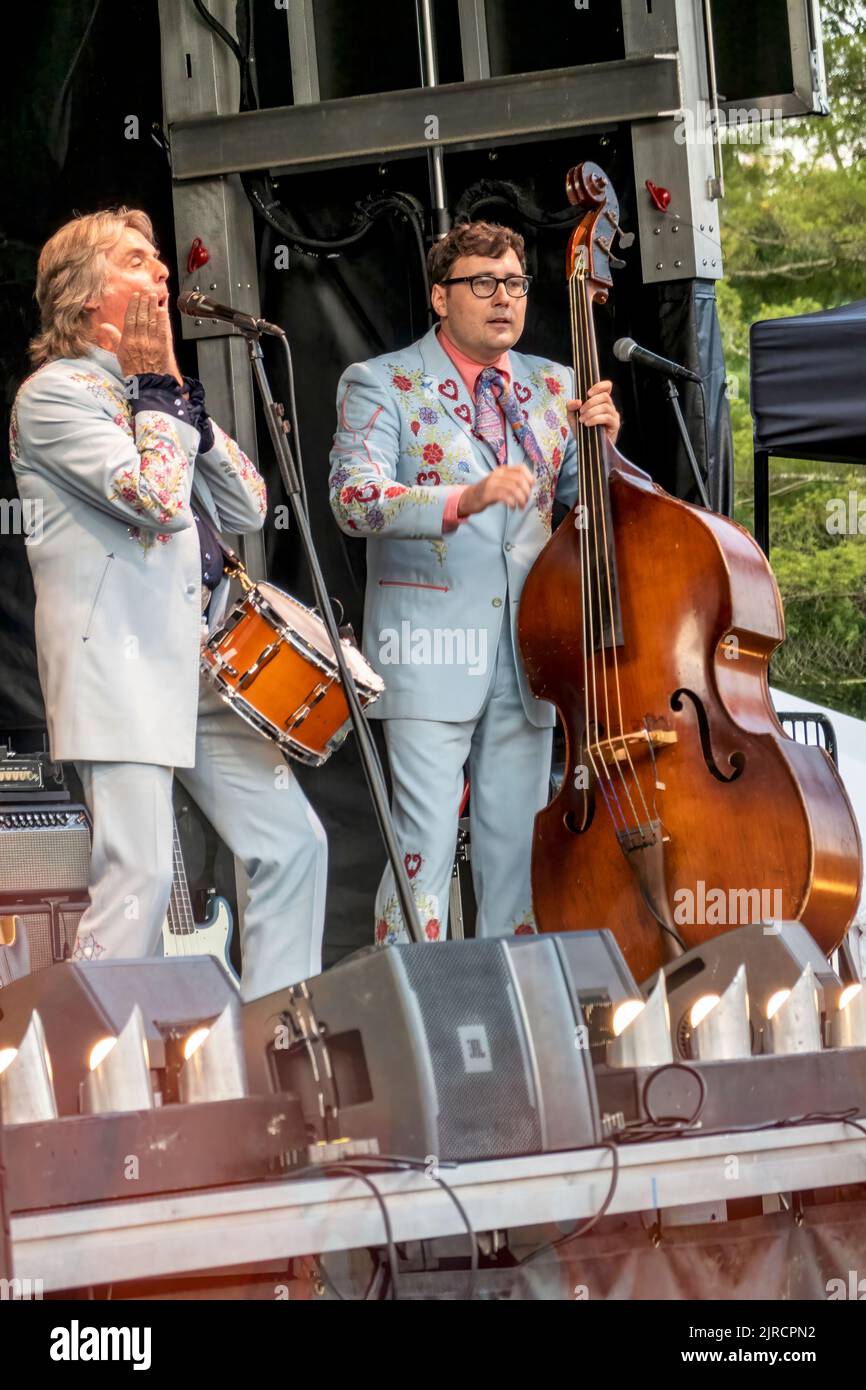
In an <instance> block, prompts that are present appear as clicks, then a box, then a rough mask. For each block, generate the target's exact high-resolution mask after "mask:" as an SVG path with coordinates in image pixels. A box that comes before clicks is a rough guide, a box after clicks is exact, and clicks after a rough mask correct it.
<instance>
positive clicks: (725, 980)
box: [642, 922, 842, 1058]
mask: <svg viewBox="0 0 866 1390" xmlns="http://www.w3.org/2000/svg"><path fill="white" fill-rule="evenodd" d="M741 965H745V967H746V980H747V983H748V988H749V1019H750V1024H751V1029H752V1051H753V1052H756V1053H757V1052H763V1051H764V1046H763V1043H764V1024H765V1022H766V1007H767V1001H768V1000H769V998H770V996H771V995H772V994H774V993H775V992H776V991H777V990H780V989H790V988H791V987H792V986H793V985H795V984H796V982H797V980H799V978H800V976H801V975H802V973H803V971H804V970H805V968H806V966H807V965H811V966H812V969H813V971H814V972H815V980H816V982H817V985H818V992H819V999H820V1002H821V1012H822V1013H823V1014H827V1013H828V1012H829V1011H830V1010H831V1009H832V1008H834V1007H835V1004H836V999H837V998H838V993H839V990H840V989H841V988H842V982H841V980H840V979H839V976H838V975H837V974H836V973H835V971H834V970H833V968H832V967H831V965H830V964H829V962H828V960H827V957H826V956H825V955H824V953H823V951H822V950H821V948H820V946H819V945H818V943H817V942H816V941H815V938H814V937H813V936H811V935H810V933H809V932H808V931H807V930H806V928H805V927H804V926H803V924H802V922H765V923H764V922H754V923H751V924H750V925H748V926H745V927H737V928H735V929H734V930H733V931H725V932H721V933H720V934H719V935H718V936H714V937H712V938H711V939H710V940H709V941H705V942H704V943H703V944H702V945H700V946H694V947H693V948H692V950H691V951H687V952H686V953H685V955H682V956H679V957H678V958H677V959H676V960H674V961H671V962H670V963H669V964H668V965H666V966H665V967H664V974H665V980H666V984H667V992H668V1004H669V1007H670V1014H671V1034H672V1037H673V1044H674V1056H679V1057H686V1058H689V1057H691V1055H692V1053H691V1046H690V1037H691V1026H690V1024H689V1013H690V1012H691V1008H692V1005H693V1004H694V1003H695V1002H696V1000H698V999H699V998H700V997H701V996H702V995H705V994H723V993H724V991H725V990H726V989H727V987H728V985H729V984H730V983H731V981H732V980H733V978H734V976H735V974H736V973H737V970H738V969H739V967H740V966H741ZM657 979H658V974H655V975H652V976H650V978H649V979H648V980H645V981H644V983H643V985H642V992H643V994H644V995H645V996H648V995H649V993H650V991H651V990H652V988H653V986H654V985H655V983H656V981H657Z"/></svg>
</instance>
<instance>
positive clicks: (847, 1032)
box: [830, 984, 866, 1047]
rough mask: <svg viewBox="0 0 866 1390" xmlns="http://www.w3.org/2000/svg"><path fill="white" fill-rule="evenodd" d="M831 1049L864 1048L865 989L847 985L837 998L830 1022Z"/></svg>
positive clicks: (865, 1029)
mask: <svg viewBox="0 0 866 1390" xmlns="http://www.w3.org/2000/svg"><path fill="white" fill-rule="evenodd" d="M830 1046H831V1047H866V989H864V988H863V986H862V985H861V984H854V985H848V986H847V987H846V988H845V989H843V991H842V993H841V994H840V996H839V1007H838V1009H837V1010H836V1012H835V1013H834V1015H833V1017H832V1018H831V1020H830Z"/></svg>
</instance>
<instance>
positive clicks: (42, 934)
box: [18, 909, 84, 975]
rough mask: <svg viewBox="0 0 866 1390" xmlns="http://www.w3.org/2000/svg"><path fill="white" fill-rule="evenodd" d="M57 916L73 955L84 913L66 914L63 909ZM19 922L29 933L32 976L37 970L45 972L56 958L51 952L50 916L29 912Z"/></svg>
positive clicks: (28, 942)
mask: <svg viewBox="0 0 866 1390" xmlns="http://www.w3.org/2000/svg"><path fill="white" fill-rule="evenodd" d="M57 916H58V919H59V921H60V924H61V926H62V928H63V940H64V942H65V943H66V946H67V948H68V952H69V954H70V955H71V954H72V950H73V948H74V946H75V936H76V933H77V931H78V923H79V922H80V921H81V919H82V917H83V916H84V913H83V912H64V911H63V910H62V909H61V911H60V912H58V914H57ZM18 920H19V922H21V923H23V925H24V930H25V931H26V933H27V948H28V950H29V952H30V973H31V975H32V974H33V973H34V971H36V970H45V969H47V967H48V966H49V965H53V964H54V956H53V954H52V951H51V917H50V915H49V914H48V913H47V912H33V913H30V912H28V913H27V915H26V916H25V917H19V919H18Z"/></svg>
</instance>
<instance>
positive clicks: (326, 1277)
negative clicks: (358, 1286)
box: [318, 1250, 382, 1303]
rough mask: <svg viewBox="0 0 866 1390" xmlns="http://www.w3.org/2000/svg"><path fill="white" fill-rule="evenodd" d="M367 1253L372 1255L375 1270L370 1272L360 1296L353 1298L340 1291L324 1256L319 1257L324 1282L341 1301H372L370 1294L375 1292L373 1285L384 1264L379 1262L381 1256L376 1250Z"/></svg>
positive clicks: (320, 1271)
mask: <svg viewBox="0 0 866 1390" xmlns="http://www.w3.org/2000/svg"><path fill="white" fill-rule="evenodd" d="M367 1253H368V1255H369V1256H370V1259H371V1260H372V1262H373V1270H372V1273H371V1274H370V1278H369V1279H368V1280H367V1284H366V1287H365V1289H364V1292H363V1293H362V1294H361V1295H360V1297H359V1298H352V1297H350V1296H349V1295H348V1294H345V1293H341V1292H340V1290H339V1289H338V1288H337V1284H336V1281H335V1280H334V1279H333V1277H332V1276H331V1275H330V1274H329V1273H328V1271H327V1270H326V1268H325V1266H324V1264H323V1263H322V1259H323V1257H322V1256H319V1259H318V1266H319V1273H320V1274H321V1276H322V1279H323V1280H324V1282H325V1283H326V1284H327V1286H328V1288H329V1289H330V1290H331V1293H332V1294H333V1295H334V1297H335V1298H338V1299H339V1300H340V1302H341V1303H369V1302H370V1294H371V1293H372V1292H373V1285H374V1284H375V1282H376V1278H377V1276H378V1274H379V1272H380V1270H381V1268H382V1266H381V1264H380V1262H379V1258H378V1255H377V1253H376V1251H375V1250H368V1252H367Z"/></svg>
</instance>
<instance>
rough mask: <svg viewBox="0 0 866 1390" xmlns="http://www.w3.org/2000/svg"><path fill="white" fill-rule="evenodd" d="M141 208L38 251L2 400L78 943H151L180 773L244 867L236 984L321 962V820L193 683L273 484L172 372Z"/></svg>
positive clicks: (73, 225)
mask: <svg viewBox="0 0 866 1390" xmlns="http://www.w3.org/2000/svg"><path fill="white" fill-rule="evenodd" d="M153 242H154V239H153V229H152V226H151V223H150V219H149V218H148V217H147V216H146V214H145V213H143V212H141V211H138V210H135V209H133V210H128V209H126V208H120V209H118V210H117V211H116V212H102V213H94V214H92V215H90V216H87V217H79V218H76V219H75V220H74V221H72V222H69V223H67V224H66V225H65V226H63V227H61V228H60V230H59V231H58V232H56V233H55V234H54V236H53V237H51V239H50V240H49V241H48V242H47V244H46V246H45V247H44V248H43V251H42V254H41V256H40V258H39V269H38V275H37V286H36V296H37V300H38V302H39V306H40V310H41V315H42V331H41V332H40V333H39V334H38V336H37V337H36V338H34V340H33V342H32V344H31V356H32V358H33V361H34V364H35V365H36V366H37V370H36V371H35V372H34V374H33V375H32V376H30V377H29V378H28V379H27V380H26V381H25V382H24V383H23V385H22V386H21V388H20V390H19V392H18V396H17V398H16V401H15V406H14V408H13V414H12V427H11V452H12V464H13V468H14V470H15V475H16V480H17V484H18V490H19V493H20V495H21V498H22V502H23V503H24V504H28V503H29V504H31V505H35V504H37V503H38V505H39V507H40V512H41V516H42V531H41V536H40V538H39V543H38V544H34V543H32V539H33V538H31V543H30V544H28V546H27V553H28V558H29V561H30V566H31V569H32V572H33V581H34V585H35V589H36V644H37V657H38V665H39V679H40V683H41V686H42V693H43V696H44V700H45V708H46V714H47V720H48V733H49V741H50V748H51V754H52V756H53V757H54V758H55V759H57V760H59V761H70V762H74V763H75V766H76V768H77V770H78V773H79V775H80V777H81V782H82V786H83V788H84V795H85V798H86V800H87V803H88V807H89V809H90V811H91V814H92V817H93V849H92V859H91V878H90V906H89V908H88V910H87V911H86V912H85V914H84V916H83V917H82V919H81V922H80V924H79V928H78V936H77V941H76V945H75V950H74V953H73V954H74V956H75V957H77V958H79V959H101V958H103V957H111V956H139V955H149V954H151V953H153V952H154V951H156V950H157V949H158V946H159V940H160V932H161V928H162V925H163V922H164V920H165V916H166V909H167V906H168V901H169V895H170V890H171V884H172V865H173V818H172V798H171V788H172V776H173V772H174V770H176V771H177V775H178V777H179V779H180V780H181V782H182V783H183V784H184V786H185V787H186V788H187V789H188V790H189V791H190V793H191V794H192V795H193V796H194V797H195V799H196V801H197V802H198V804H199V805H200V806H201V808H202V810H203V811H204V812H205V814H206V815H207V816H208V817H209V818H210V820H211V823H212V824H213V826H214V828H215V829H216V831H217V832H218V834H219V835H220V836H221V837H222V839H223V840H224V841H225V843H226V844H227V845H228V847H229V849H230V850H232V851H233V853H234V854H236V855H237V856H238V858H239V859H240V860H241V862H242V863H243V865H244V867H245V869H246V871H247V874H248V876H249V898H248V903H247V907H246V911H245V915H244V931H243V937H242V959H243V971H242V982H241V991H242V994H243V997H244V998H246V999H252V998H257V997H258V996H259V995H262V994H266V993H269V992H270V991H272V990H275V989H279V988H280V987H282V986H284V985H287V984H290V983H294V982H296V981H297V980H300V979H303V978H305V977H306V976H308V975H313V974H316V973H318V971H319V970H320V969H321V941H322V928H323V922H324V899H325V878H326V863H327V852H326V843H325V835H324V831H323V829H322V827H321V825H320V823H319V821H318V819H317V817H316V816H315V814H314V812H313V811H312V809H311V807H310V806H309V804H308V802H307V800H306V798H305V797H304V795H303V792H302V791H301V789H300V787H299V786H298V784H297V782H296V780H295V778H294V776H293V775H292V774H291V772H290V771H289V769H288V767H287V766H286V765H285V763H284V760H283V759H282V756H281V755H280V754H279V753H278V752H277V751H276V749H275V748H274V747H273V745H271V744H270V743H268V741H267V740H265V739H264V738H262V737H261V736H260V735H259V734H257V733H256V732H254V731H253V730H252V729H251V728H249V727H247V725H246V724H244V723H243V722H242V721H241V720H240V719H239V718H238V716H237V715H235V714H234V713H233V712H232V711H231V710H230V709H229V708H228V707H227V706H226V705H225V704H224V703H223V702H222V701H221V700H220V699H219V697H218V696H217V695H216V694H215V693H214V692H213V691H212V690H211V689H210V688H208V687H205V686H201V685H200V677H199V651H200V644H201V640H202V637H203V636H205V637H206V635H207V632H208V631H213V630H214V629H215V628H216V627H217V626H218V625H219V623H220V622H221V620H222V616H223V613H224V611H225V607H226V603H227V599H228V587H229V580H228V578H227V576H226V575H225V574H224V572H223V550H222V547H221V544H220V538H219V532H220V530H221V529H222V528H226V529H227V530H230V531H232V532H241V533H243V532H249V531H256V530H259V529H260V528H261V526H262V525H263V523H264V518H265V513H266V497H265V485H264V481H263V479H262V478H261V476H260V474H259V473H258V472H257V470H256V469H255V467H254V466H253V464H252V463H251V462H250V460H249V459H248V458H247V456H246V455H245V454H244V453H243V451H242V450H241V449H240V448H239V446H238V445H237V444H236V443H235V441H234V440H233V439H230V438H229V437H228V435H226V434H225V433H224V432H223V431H222V430H221V429H220V427H219V426H218V425H217V424H215V423H214V421H213V420H211V419H210V418H209V417H208V414H207V410H206V407H205V400H204V391H203V389H202V386H201V383H200V382H198V381H196V380H194V379H192V378H190V377H184V376H182V375H181V373H180V371H179V369H178V365H177V361H176V359H175V354H174V346H173V341H172V333H171V326H170V321H169V316H168V290H167V281H168V270H167V268H166V266H165V265H164V264H163V262H162V260H161V259H160V256H159V252H158V251H157V249H156V247H155V246H154V244H153Z"/></svg>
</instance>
